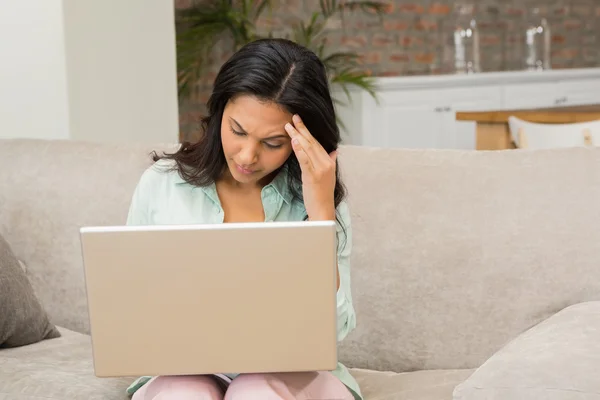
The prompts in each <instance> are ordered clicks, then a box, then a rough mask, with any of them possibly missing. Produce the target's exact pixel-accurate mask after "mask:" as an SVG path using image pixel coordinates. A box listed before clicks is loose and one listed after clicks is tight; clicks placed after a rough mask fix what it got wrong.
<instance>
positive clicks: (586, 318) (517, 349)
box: [454, 301, 600, 400]
mask: <svg viewBox="0 0 600 400" xmlns="http://www.w3.org/2000/svg"><path fill="white" fill-rule="evenodd" d="M599 333H600V301H592V302H586V303H581V304H576V305H573V306H570V307H567V308H565V309H563V310H562V311H560V312H558V313H556V314H554V315H553V316H551V317H550V318H548V319H547V320H545V321H543V322H541V323H540V324H538V325H536V326H534V327H533V328H531V329H529V330H528V331H526V332H524V333H522V334H521V335H519V336H517V337H516V338H515V339H514V340H512V341H511V342H510V343H508V344H507V345H506V346H504V347H503V348H502V349H500V350H499V351H498V352H497V353H496V354H494V355H493V356H492V357H490V358H489V359H488V360H487V361H486V362H485V363H484V364H483V365H482V366H481V367H479V368H478V369H477V370H476V371H475V372H474V373H473V375H471V377H469V378H468V379H467V380H466V381H465V382H463V383H462V384H460V385H458V386H457V387H456V389H455V390H454V400H501V399H502V400H505V399H510V400H522V399H523V400H524V399H544V400H566V399H580V400H584V399H590V400H591V399H598V398H599V393H600V379H598V370H600V340H598V334H599Z"/></svg>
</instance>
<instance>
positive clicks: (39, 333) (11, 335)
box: [0, 235, 60, 347]
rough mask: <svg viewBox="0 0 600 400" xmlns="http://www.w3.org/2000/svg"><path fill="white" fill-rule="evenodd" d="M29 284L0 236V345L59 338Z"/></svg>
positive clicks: (5, 345) (16, 344)
mask: <svg viewBox="0 0 600 400" xmlns="http://www.w3.org/2000/svg"><path fill="white" fill-rule="evenodd" d="M59 336H60V333H59V332H58V330H57V329H56V327H55V326H54V325H53V324H51V323H50V320H49V318H48V315H47V314H46V312H45V310H44V309H43V307H42V305H41V304H40V302H39V300H38V299H37V297H36V295H35V293H34V291H33V287H32V286H31V283H30V282H29V280H28V279H27V275H26V274H25V271H24V270H23V268H22V266H21V264H20V263H19V261H18V260H17V258H16V257H15V255H14V254H13V252H12V249H11V248H10V246H9V244H8V243H7V242H6V240H5V239H4V238H3V237H2V235H0V347H17V346H24V345H27V344H32V343H36V342H39V341H41V340H44V339H52V338H56V337H59Z"/></svg>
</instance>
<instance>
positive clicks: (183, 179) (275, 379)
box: [128, 39, 361, 400]
mask: <svg viewBox="0 0 600 400" xmlns="http://www.w3.org/2000/svg"><path fill="white" fill-rule="evenodd" d="M208 111H209V113H208V117H206V118H205V119H204V120H203V129H204V135H203V137H202V139H201V140H200V141H199V142H198V143H195V144H189V143H184V144H183V145H182V146H181V147H180V148H179V150H178V151H176V152H175V153H173V154H165V155H163V156H162V157H159V156H158V155H156V154H155V155H154V160H155V161H156V162H155V164H154V165H153V166H152V167H150V168H149V169H148V170H146V171H145V172H144V174H143V175H142V177H141V179H140V182H139V183H138V186H137V188H136V190H135V193H134V195H133V199H132V203H131V207H130V210H129V216H128V224H146V225H148V224H185V223H223V222H257V221H301V220H306V219H308V220H311V221H317V220H336V221H337V225H338V275H337V276H338V280H337V282H338V293H337V315H338V317H337V318H338V340H342V339H343V338H344V337H345V336H346V335H347V334H348V332H350V331H351V330H352V329H353V328H354V327H355V325H356V320H355V314H354V308H353V306H352V297H351V294H350V266H349V256H350V248H351V229H350V218H349V213H348V208H347V206H346V203H345V202H344V201H343V200H344V198H345V194H346V193H345V189H344V186H343V184H342V181H341V179H340V176H339V173H338V170H337V168H336V166H337V163H336V154H337V153H336V149H337V146H338V144H339V142H340V135H339V130H338V127H337V124H336V119H335V111H334V107H333V103H332V100H331V96H330V93H329V87H328V81H327V75H326V70H325V67H324V65H323V64H322V63H321V61H320V60H319V59H318V57H317V56H316V55H315V54H314V53H312V52H311V51H309V50H307V49H305V48H304V47H301V46H299V45H297V44H295V43H293V42H291V41H287V40H282V39H265V40H259V41H255V42H253V43H250V44H248V45H246V46H245V47H243V48H242V49H240V50H239V51H238V52H237V53H236V54H234V55H233V56H232V57H231V59H229V60H228V61H227V62H226V63H225V64H224V65H223V67H222V68H221V70H220V72H219V74H218V75H217V77H216V79H215V83H214V88H213V93H212V95H211V97H210V99H209V101H208ZM228 376H229V377H231V378H233V381H231V383H230V384H229V385H228V386H225V387H224V386H223V385H222V384H221V383H222V382H221V381H220V380H219V379H218V378H217V377H215V376H186V377H173V376H159V377H154V378H150V377H142V378H140V379H138V380H137V381H136V382H134V383H133V384H132V385H131V386H130V388H129V389H128V393H130V394H131V393H133V400H169V399H174V400H175V399H176V400H185V399H190V400H191V399H207V400H215V399H220V400H221V399H225V400H237V399H239V400H252V399H257V400H270V399H273V400H276V399H286V400H287V399H290V400H291V399H311V400H317V399H323V400H324V399H328V400H331V399H343V400H348V399H361V395H360V390H359V387H358V385H357V383H356V381H355V380H354V379H353V378H352V376H351V375H350V374H349V372H348V370H347V369H346V368H345V367H344V366H343V365H342V364H338V367H337V369H336V370H335V371H333V372H324V371H316V372H313V373H310V372H302V373H273V374H240V375H236V374H233V375H228Z"/></svg>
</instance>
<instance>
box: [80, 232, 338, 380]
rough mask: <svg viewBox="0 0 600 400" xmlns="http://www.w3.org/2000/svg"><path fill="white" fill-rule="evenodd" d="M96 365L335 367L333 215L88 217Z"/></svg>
mask: <svg viewBox="0 0 600 400" xmlns="http://www.w3.org/2000/svg"><path fill="white" fill-rule="evenodd" d="M80 238H81V246H82V255H83V262H84V271H85V283H86V290H87V299H88V307H89V318H90V329H91V338H92V348H93V358H94V369H95V374H96V376H98V377H118V376H143V375H150V376H156V375H188V374H219V373H253V372H294V371H325V370H329V371H331V370H334V369H335V368H336V366H337V346H336V344H337V334H336V331H337V330H336V320H337V318H336V292H337V269H336V268H337V255H336V254H337V252H336V228H335V222H334V221H305V222H268V223H228V224H214V225H157V226H109V227H100V226H96V227H83V228H81V230H80Z"/></svg>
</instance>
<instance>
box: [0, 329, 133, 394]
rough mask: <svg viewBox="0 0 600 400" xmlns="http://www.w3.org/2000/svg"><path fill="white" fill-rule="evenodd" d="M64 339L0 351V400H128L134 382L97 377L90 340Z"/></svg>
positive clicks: (65, 333)
mask: <svg viewBox="0 0 600 400" xmlns="http://www.w3.org/2000/svg"><path fill="white" fill-rule="evenodd" d="M59 331H60V333H61V337H59V338H56V339H48V340H44V341H42V342H38V343H35V344H30V345H28V346H23V347H16V348H10V349H0V400H8V399H10V400H80V399H81V400H127V399H128V396H127V395H126V394H125V389H126V388H127V386H128V385H129V384H130V383H131V382H132V381H133V379H134V378H97V377H95V376H94V369H93V363H92V346H91V341H90V337H89V336H87V335H83V334H80V333H76V332H72V331H69V330H66V329H64V328H59Z"/></svg>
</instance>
